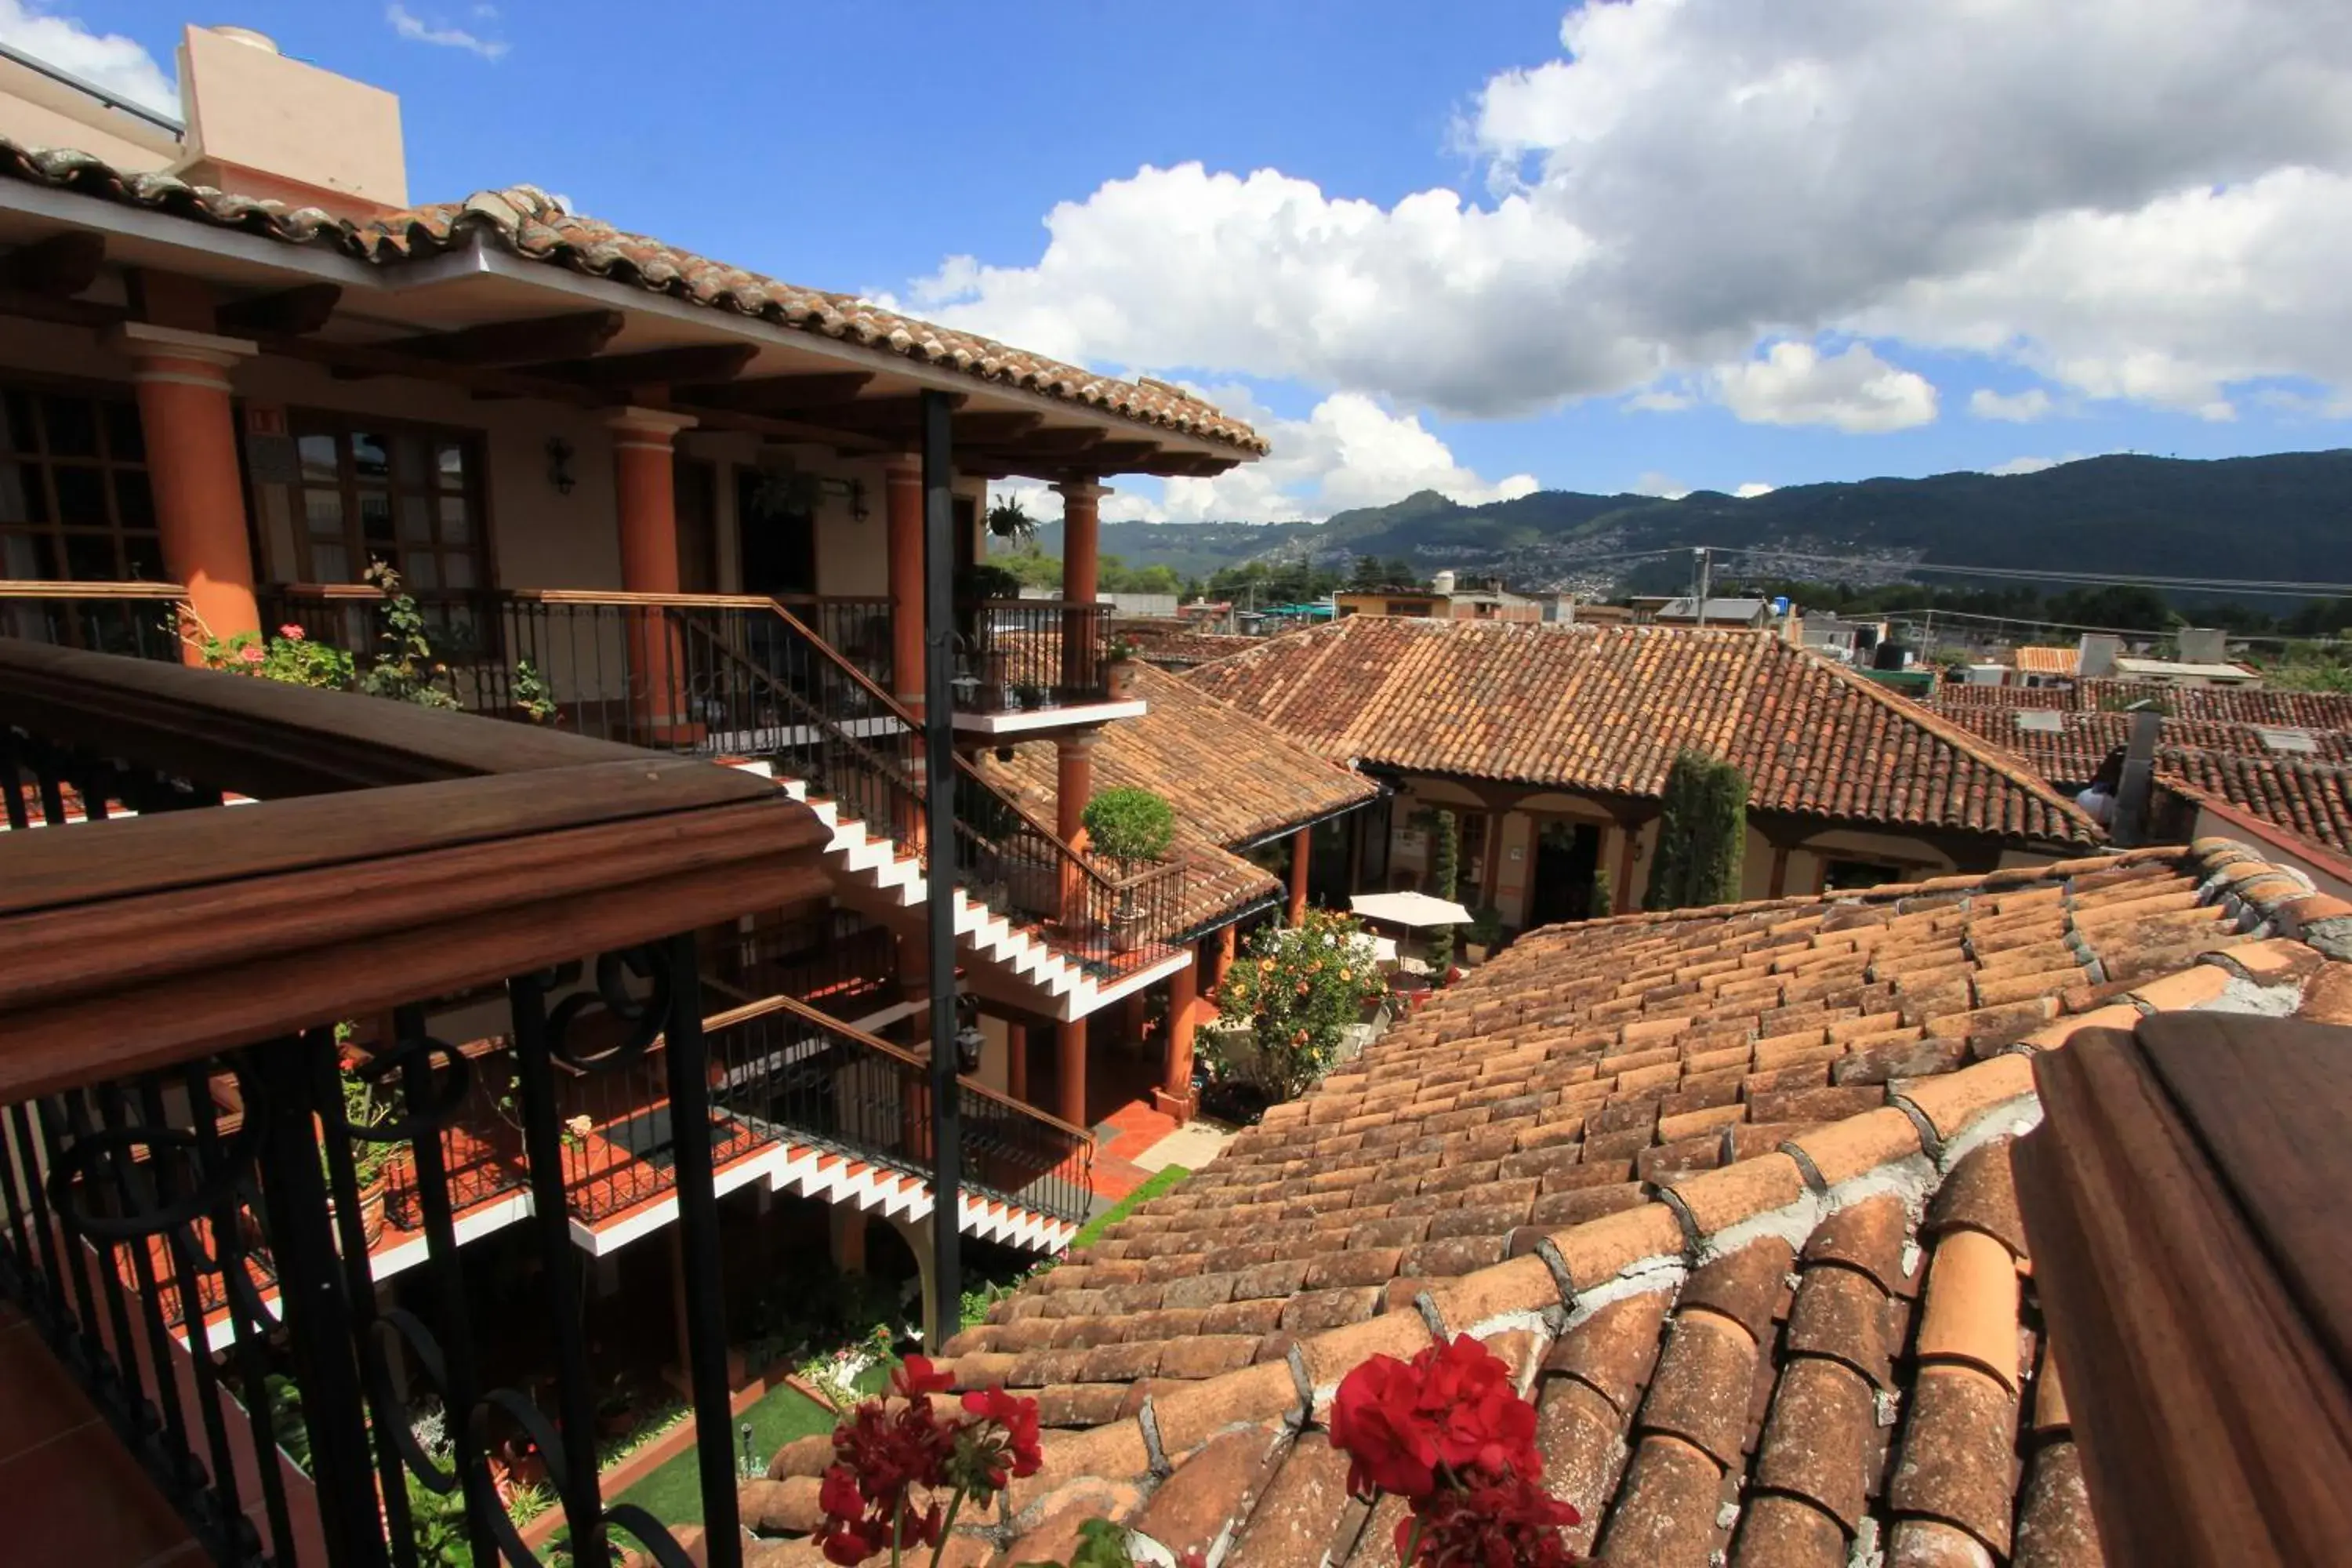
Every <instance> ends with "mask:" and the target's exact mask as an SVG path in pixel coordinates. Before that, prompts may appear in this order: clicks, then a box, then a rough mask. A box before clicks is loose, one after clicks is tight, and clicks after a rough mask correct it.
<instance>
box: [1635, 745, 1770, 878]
mask: <svg viewBox="0 0 2352 1568" xmlns="http://www.w3.org/2000/svg"><path fill="white" fill-rule="evenodd" d="M1747 845H1748V779H1747V776H1746V775H1745V774H1743V773H1740V771H1739V770H1738V768H1735V767H1733V766H1732V765H1731V764H1730V763H1724V762H1717V760H1716V759H1715V758H1713V757H1710V756H1707V755H1706V754H1705V753H1704V752H1683V753H1682V754H1681V755H1679V756H1677V757H1676V758H1675V765H1674V766H1673V767H1672V768H1671V769H1669V770H1668V771H1667V773H1666V789H1665V803H1664V807H1663V809H1662V810H1661V811H1660V813H1659V816H1658V849H1657V855H1656V858H1654V860H1653V861H1652V863H1651V867H1650V889H1649V896H1648V897H1647V898H1645V899H1643V900H1642V902H1643V908H1645V909H1652V910H1686V909H1700V908H1704V907H1706V906H1707V905H1709V904H1727V903H1730V902H1732V901H1734V900H1737V899H1738V897H1739V884H1740V869H1741V861H1742V860H1743V859H1744V858H1745V854H1746V849H1747Z"/></svg>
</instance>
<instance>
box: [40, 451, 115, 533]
mask: <svg viewBox="0 0 2352 1568" xmlns="http://www.w3.org/2000/svg"><path fill="white" fill-rule="evenodd" d="M49 474H50V477H51V478H52V479H55V480H56V482H57V487H58V521H59V522H62V523H64V524H66V525H67V526H68V527H81V528H104V527H105V526H106V524H107V516H106V476H105V474H104V473H103V472H102V471H100V469H97V468H73V467H70V466H60V467H58V468H51V469H50V470H49Z"/></svg>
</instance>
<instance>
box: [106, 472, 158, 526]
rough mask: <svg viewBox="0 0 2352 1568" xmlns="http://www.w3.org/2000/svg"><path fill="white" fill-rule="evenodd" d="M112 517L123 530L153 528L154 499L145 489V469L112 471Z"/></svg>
mask: <svg viewBox="0 0 2352 1568" xmlns="http://www.w3.org/2000/svg"><path fill="white" fill-rule="evenodd" d="M114 517H115V521H118V522H120V523H121V525H122V526H123V527H125V528H152V527H154V526H155V498H154V496H153V495H152V494H151V493H150V492H149V490H148V489H147V470H146V469H144V468H117V469H115V470H114Z"/></svg>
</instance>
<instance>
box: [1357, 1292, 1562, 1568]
mask: <svg viewBox="0 0 2352 1568" xmlns="http://www.w3.org/2000/svg"><path fill="white" fill-rule="evenodd" d="M1535 1436H1536V1413H1535V1407H1534V1406H1533V1405H1529V1404H1528V1402H1527V1401H1525V1400H1523V1399H1521V1398H1520V1397H1519V1396H1518V1393H1517V1390H1516V1389H1514V1388H1513V1387H1512V1386H1511V1371H1510V1368H1509V1367H1507V1366H1506V1365H1504V1364H1503V1363H1502V1362H1501V1361H1500V1360H1499V1359H1497V1358H1496V1356H1494V1355H1493V1354H1491V1353H1490V1352H1488V1351H1487V1350H1486V1346H1484V1345H1482V1344H1480V1343H1479V1342H1477V1341H1476V1340H1474V1339H1472V1338H1471V1337H1470V1336H1469V1335H1467V1334H1463V1335H1460V1336H1458V1337H1457V1338H1455V1339H1454V1342H1452V1343H1451V1344H1443V1345H1432V1346H1430V1347H1429V1348H1428V1349H1427V1350H1425V1351H1423V1352H1421V1353H1420V1354H1419V1355H1417V1356H1415V1357H1413V1358H1412V1361H1411V1362H1410V1363H1406V1362H1401V1361H1398V1360H1397V1359H1396V1358H1395V1357H1393V1356H1374V1357H1372V1358H1371V1360H1370V1361H1368V1362H1366V1363H1364V1364H1363V1365H1361V1366H1360V1367H1358V1368H1356V1370H1355V1371H1353V1372H1351V1373H1349V1374H1348V1375H1347V1376H1346V1377H1345V1378H1344V1379H1342V1380H1341V1381H1340V1384H1339V1393H1338V1394H1337V1395H1336V1396H1335V1397H1334V1399H1333V1400H1332V1405H1331V1441H1332V1444H1333V1445H1334V1446H1335V1447H1338V1448H1339V1450H1340V1451H1341V1452H1343V1453H1345V1454H1346V1455H1347V1456H1348V1489H1349V1491H1350V1492H1353V1493H1354V1494H1355V1495H1357V1496H1358V1497H1360V1498H1365V1499H1368V1500H1369V1499H1370V1498H1372V1497H1373V1496H1375V1495H1376V1494H1377V1493H1380V1492H1391V1493H1394V1494H1396V1495H1397V1496H1399V1497H1402V1498H1404V1499H1406V1500H1409V1501H1410V1502H1411V1503H1412V1516H1411V1517H1410V1518H1408V1519H1406V1520H1405V1521H1403V1522H1402V1523H1401V1524H1400V1525H1399V1526H1398V1527H1397V1557H1398V1561H1399V1563H1400V1564H1401V1568H1415V1565H1416V1564H1436V1565H1443V1568H1454V1565H1456V1564H1460V1565H1464V1568H1559V1565H1561V1564H1566V1563H1572V1562H1573V1561H1574V1558H1573V1557H1572V1555H1571V1554H1570V1552H1569V1550H1568V1548H1567V1546H1566V1545H1565V1544H1563V1543H1562V1542H1561V1541H1560V1539H1559V1527H1560V1526H1561V1525H1566V1524H1574V1523H1575V1522H1576V1521H1577V1517H1578V1515H1577V1511H1576V1510H1574V1509H1573V1508H1570V1506H1569V1505H1568V1504H1566V1503H1563V1502H1559V1501H1557V1500H1554V1499H1553V1498H1552V1497H1551V1496H1550V1494H1549V1493H1548V1492H1546V1491H1545V1490H1544V1489H1543V1488H1542V1487H1541V1486H1540V1485H1539V1484H1538V1482H1539V1481H1540V1479H1541V1477H1542V1474H1543V1457H1542V1456H1541V1455H1540V1454H1538V1452H1537V1451H1536V1443H1535Z"/></svg>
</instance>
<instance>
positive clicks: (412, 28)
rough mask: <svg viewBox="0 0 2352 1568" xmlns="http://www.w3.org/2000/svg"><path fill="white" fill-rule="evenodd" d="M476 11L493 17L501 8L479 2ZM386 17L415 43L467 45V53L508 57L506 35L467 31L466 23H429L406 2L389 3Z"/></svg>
mask: <svg viewBox="0 0 2352 1568" xmlns="http://www.w3.org/2000/svg"><path fill="white" fill-rule="evenodd" d="M474 15H475V16H476V17H477V18H478V19H485V20H493V19H495V18H496V17H497V16H498V12H497V10H496V9H495V8H494V7H491V6H488V5H478V6H476V7H475V8H474ZM383 19H384V20H385V21H386V22H389V23H390V24H392V30H393V31H394V32H395V33H397V34H399V35H400V36H401V37H404V38H406V39H407V40H408V41H409V42H410V43H412V44H435V45H437V46H439V47H442V48H446V49H463V50H465V51H466V52H467V54H472V55H479V56H481V57H482V58H484V59H486V60H497V59H504V58H506V53H507V50H508V48H509V47H510V46H509V45H508V44H507V43H506V42H505V41H504V40H503V39H499V38H485V37H478V35H476V34H473V33H469V32H467V31H466V30H465V29H464V28H462V27H436V26H429V25H428V24H427V23H426V22H425V20H424V19H423V18H422V17H420V16H416V15H415V14H414V13H413V12H411V11H410V10H409V9H408V7H407V6H405V5H387V6H385V7H384V8H383Z"/></svg>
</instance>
